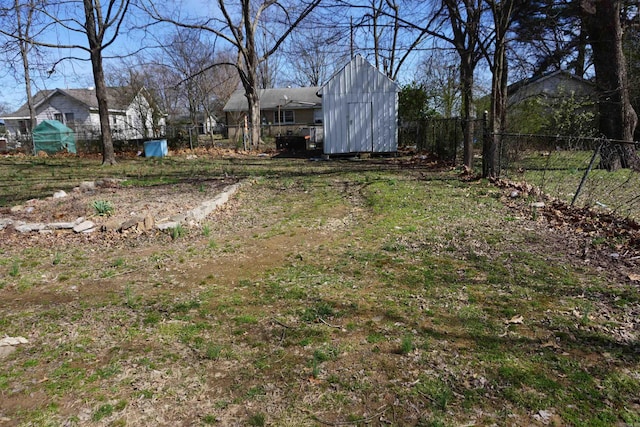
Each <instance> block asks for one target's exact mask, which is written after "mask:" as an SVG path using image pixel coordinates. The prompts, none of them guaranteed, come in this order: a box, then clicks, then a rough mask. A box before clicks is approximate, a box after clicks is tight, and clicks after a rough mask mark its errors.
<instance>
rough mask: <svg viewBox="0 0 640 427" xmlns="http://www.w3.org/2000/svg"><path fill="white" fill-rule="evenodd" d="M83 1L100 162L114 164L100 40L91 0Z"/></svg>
mask: <svg viewBox="0 0 640 427" xmlns="http://www.w3.org/2000/svg"><path fill="white" fill-rule="evenodd" d="M83 3H84V14H85V25H86V27H85V29H86V34H87V40H88V42H89V56H90V57H91V68H92V69H93V81H94V82H95V85H96V98H98V116H99V117H100V133H101V134H102V164H103V165H115V164H116V156H115V153H114V152H113V140H112V138H111V125H110V124H109V108H108V106H107V85H106V83H105V81H104V69H103V67H102V40H101V39H100V37H99V36H98V32H97V29H96V23H95V21H94V16H93V13H94V8H93V2H92V0H83Z"/></svg>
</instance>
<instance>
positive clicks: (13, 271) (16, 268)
mask: <svg viewBox="0 0 640 427" xmlns="http://www.w3.org/2000/svg"><path fill="white" fill-rule="evenodd" d="M19 275H20V264H19V263H18V262H14V263H13V264H11V268H10V269H9V276H11V277H18V276H19Z"/></svg>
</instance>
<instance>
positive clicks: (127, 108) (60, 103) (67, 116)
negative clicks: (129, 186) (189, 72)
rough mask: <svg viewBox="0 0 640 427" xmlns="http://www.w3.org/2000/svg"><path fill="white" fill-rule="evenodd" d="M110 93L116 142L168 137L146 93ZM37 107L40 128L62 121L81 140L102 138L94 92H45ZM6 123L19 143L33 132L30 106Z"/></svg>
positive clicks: (110, 90) (115, 89) (121, 89)
mask: <svg viewBox="0 0 640 427" xmlns="http://www.w3.org/2000/svg"><path fill="white" fill-rule="evenodd" d="M107 91H108V92H107V95H108V101H107V103H108V106H109V118H110V120H111V123H110V124H111V130H112V132H113V136H114V139H121V140H134V139H145V138H154V137H159V136H162V135H163V134H164V130H165V118H164V115H162V114H160V113H159V112H158V111H156V110H154V108H153V107H152V104H151V102H150V101H149V99H148V97H147V96H146V95H145V91H144V90H138V91H134V90H132V89H131V88H128V87H110V88H108V89H107ZM33 104H34V106H35V113H36V122H37V123H36V124H38V123H40V122H42V121H44V120H58V121H59V122H61V123H63V124H64V125H66V126H68V127H70V128H71V129H73V130H74V131H75V133H76V135H77V139H84V140H93V139H98V138H99V137H100V118H99V115H98V99H97V98H96V92H95V89H94V88H87V89H53V90H43V91H40V92H38V93H37V94H36V95H35V96H34V97H33ZM2 119H3V120H4V122H5V126H6V129H7V133H8V137H9V138H10V139H18V140H19V139H21V138H22V137H27V136H28V135H29V134H30V132H31V126H30V125H31V123H30V119H29V109H28V107H27V104H26V103H25V104H24V105H23V106H21V107H20V108H19V109H18V110H17V111H15V112H13V113H11V114H8V115H6V116H4V117H2Z"/></svg>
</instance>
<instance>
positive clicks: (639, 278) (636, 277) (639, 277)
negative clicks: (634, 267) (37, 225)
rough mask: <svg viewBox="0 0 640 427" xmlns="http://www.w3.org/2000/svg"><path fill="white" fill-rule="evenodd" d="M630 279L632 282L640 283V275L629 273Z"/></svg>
mask: <svg viewBox="0 0 640 427" xmlns="http://www.w3.org/2000/svg"><path fill="white" fill-rule="evenodd" d="M628 277H629V280H631V281H632V282H638V281H640V274H635V273H629V276H628Z"/></svg>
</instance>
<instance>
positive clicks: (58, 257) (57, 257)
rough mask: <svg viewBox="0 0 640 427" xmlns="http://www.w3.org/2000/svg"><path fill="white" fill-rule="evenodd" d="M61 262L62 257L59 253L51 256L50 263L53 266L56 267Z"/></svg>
mask: <svg viewBox="0 0 640 427" xmlns="http://www.w3.org/2000/svg"><path fill="white" fill-rule="evenodd" d="M61 262H62V255H61V254H60V252H56V253H55V254H54V256H53V261H51V263H52V264H53V265H58V264H60V263H61Z"/></svg>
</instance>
